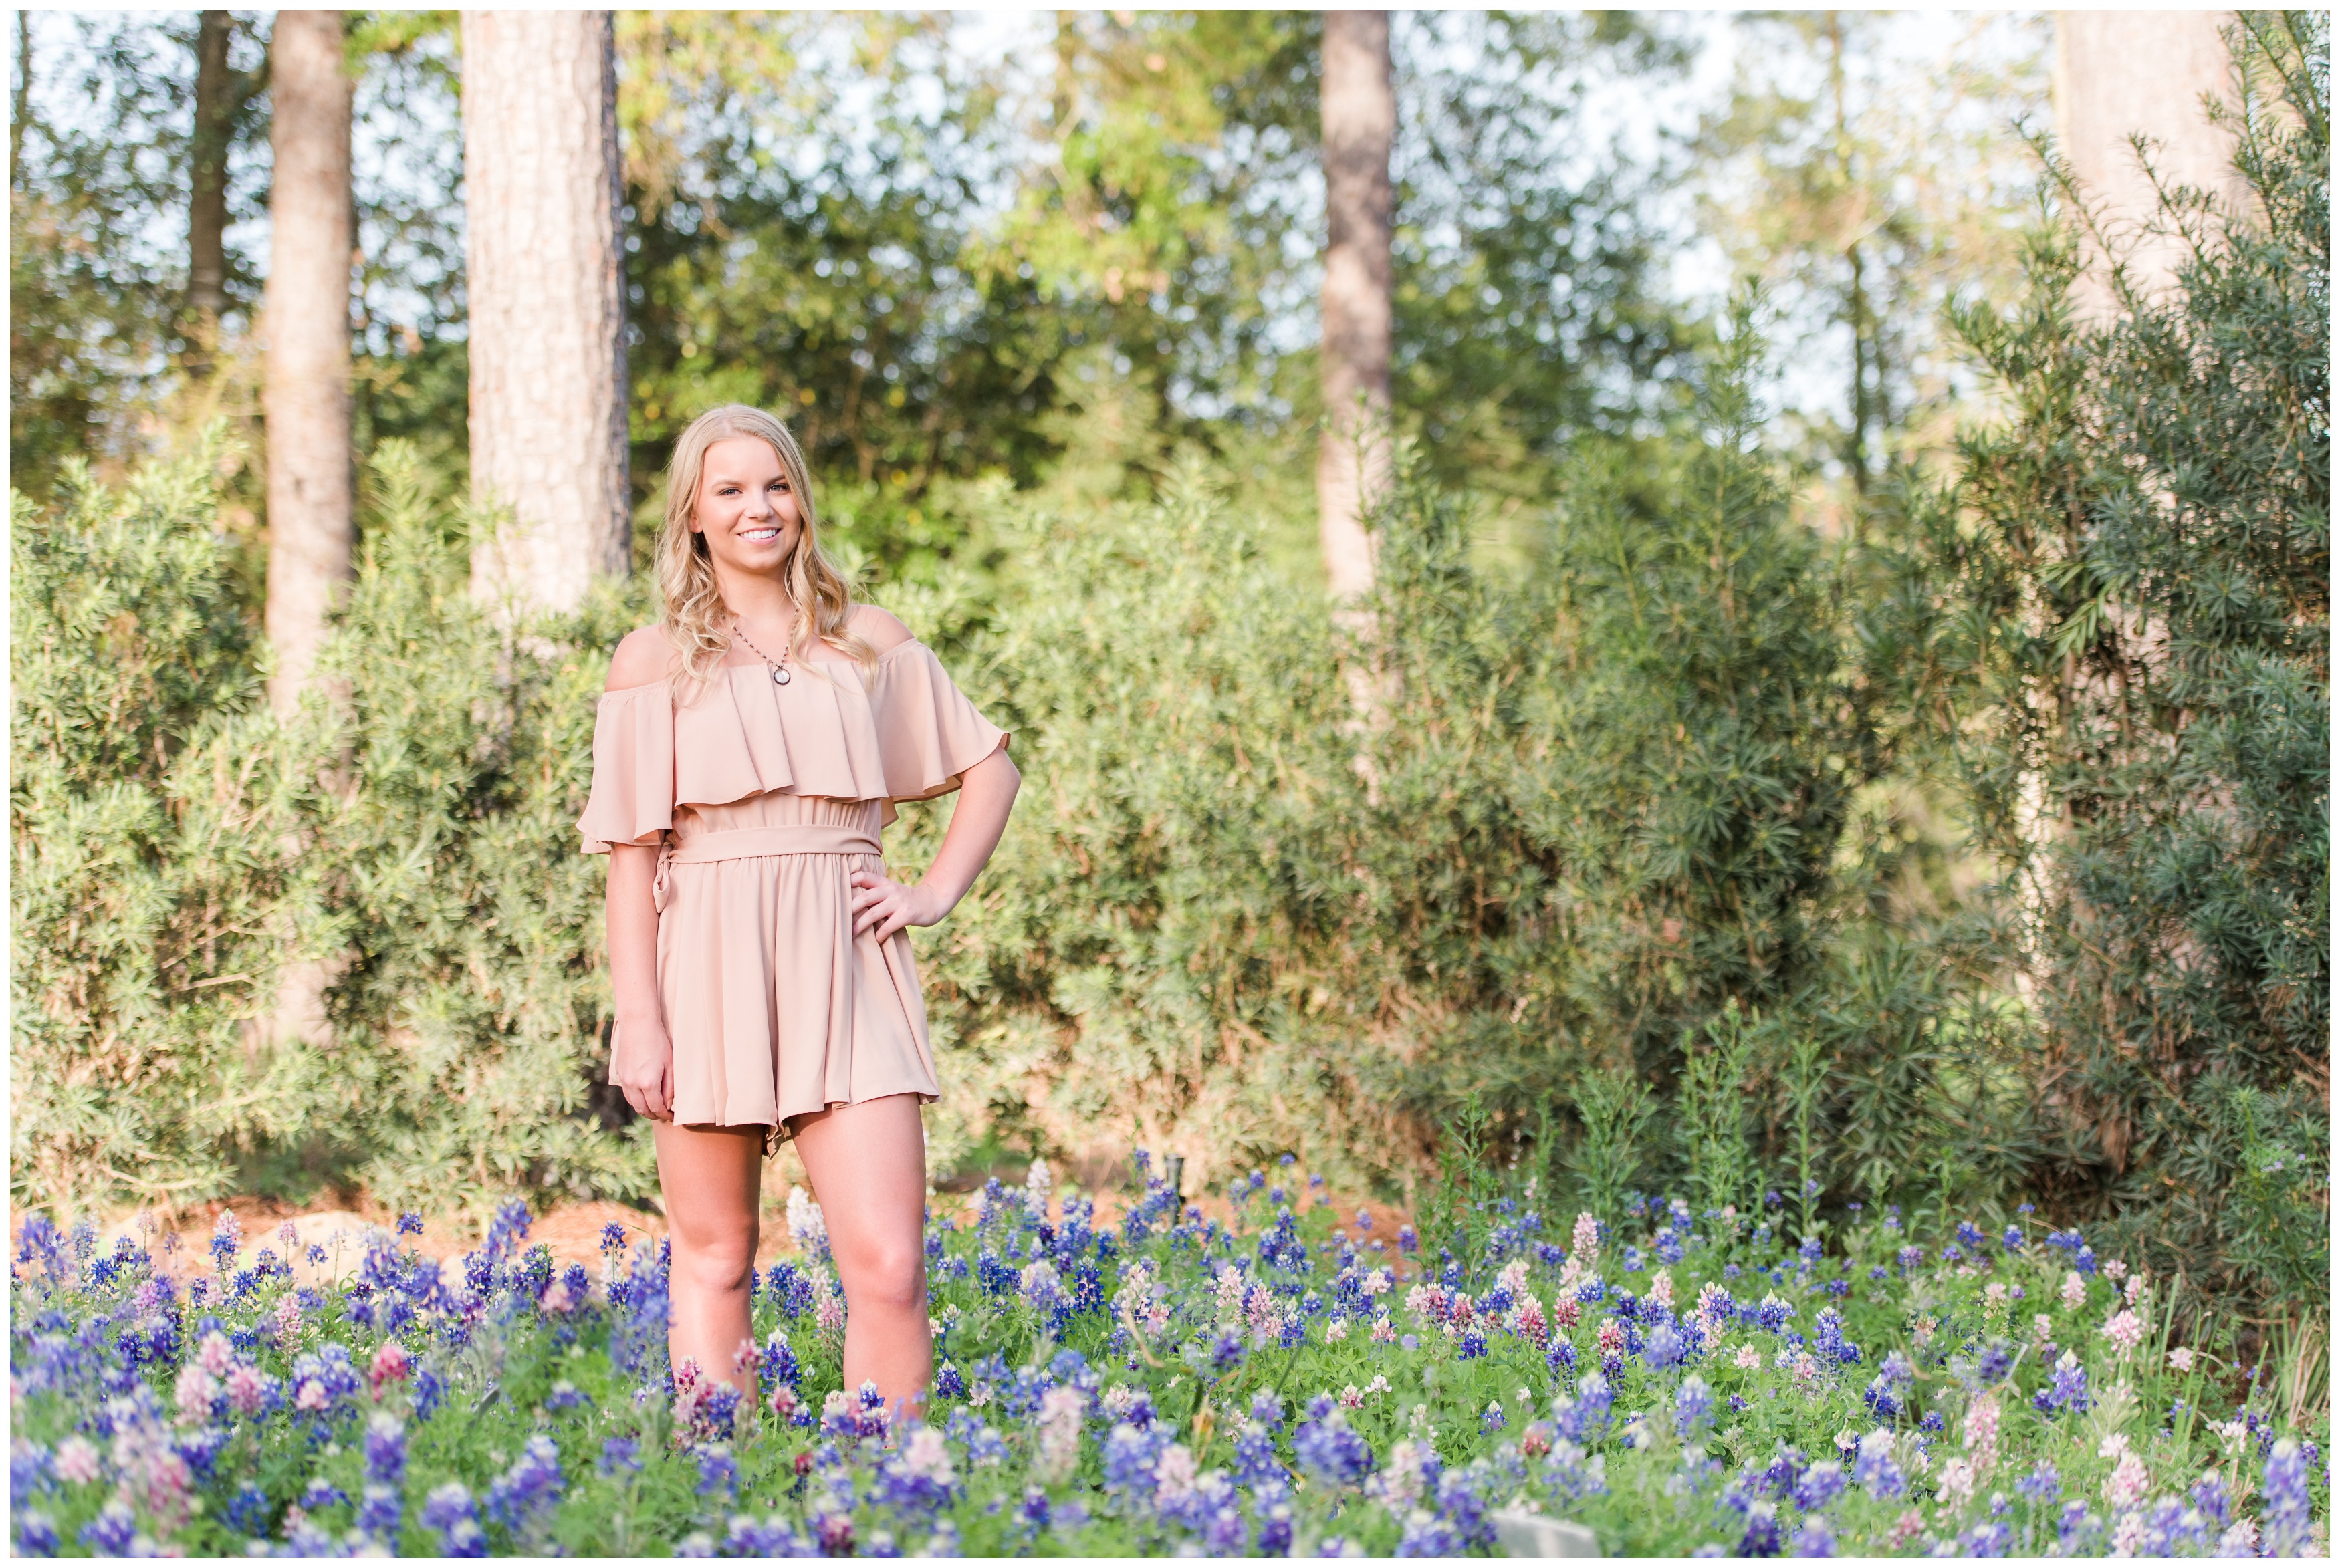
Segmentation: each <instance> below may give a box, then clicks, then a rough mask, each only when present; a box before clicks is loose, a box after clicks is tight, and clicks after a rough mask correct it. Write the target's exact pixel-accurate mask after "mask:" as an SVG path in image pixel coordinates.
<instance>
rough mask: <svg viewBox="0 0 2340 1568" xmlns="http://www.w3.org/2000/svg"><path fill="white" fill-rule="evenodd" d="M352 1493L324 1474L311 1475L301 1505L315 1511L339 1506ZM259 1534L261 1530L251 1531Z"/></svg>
mask: <svg viewBox="0 0 2340 1568" xmlns="http://www.w3.org/2000/svg"><path fill="white" fill-rule="evenodd" d="M349 1500H350V1494H348V1493H346V1492H344V1491H342V1489H341V1488H340V1487H338V1486H336V1485H334V1484H332V1482H331V1481H328V1480H327V1479H325V1477H323V1476H322V1475H315V1476H312V1477H310V1480H309V1490H307V1491H306V1492H303V1493H302V1494H301V1506H302V1507H303V1508H306V1509H308V1510H309V1511H310V1512H311V1513H312V1514H313V1513H315V1512H316V1511H317V1510H318V1509H320V1508H338V1507H341V1506H342V1504H346V1503H348V1502H349ZM249 1533H251V1534H254V1535H256V1534H259V1533H260V1532H259V1531H256V1530H255V1531H252V1532H249Z"/></svg>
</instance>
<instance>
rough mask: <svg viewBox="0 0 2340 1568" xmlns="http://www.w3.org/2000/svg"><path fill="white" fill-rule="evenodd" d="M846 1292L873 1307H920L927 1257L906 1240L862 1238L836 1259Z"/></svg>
mask: <svg viewBox="0 0 2340 1568" xmlns="http://www.w3.org/2000/svg"><path fill="white" fill-rule="evenodd" d="M838 1266H839V1267H838V1273H840V1274H841V1275H843V1276H844V1277H845V1287H846V1291H847V1294H848V1296H849V1297H852V1298H854V1299H856V1300H858V1301H860V1302H862V1303H864V1304H866V1305H868V1306H870V1307H922V1306H924V1305H925V1304H926V1299H927V1257H926V1253H925V1251H924V1250H923V1249H922V1248H920V1247H918V1246H917V1244H915V1243H913V1242H908V1241H891V1240H886V1241H864V1242H862V1243H860V1244H859V1245H858V1246H856V1247H853V1248H852V1250H851V1254H850V1256H849V1257H838Z"/></svg>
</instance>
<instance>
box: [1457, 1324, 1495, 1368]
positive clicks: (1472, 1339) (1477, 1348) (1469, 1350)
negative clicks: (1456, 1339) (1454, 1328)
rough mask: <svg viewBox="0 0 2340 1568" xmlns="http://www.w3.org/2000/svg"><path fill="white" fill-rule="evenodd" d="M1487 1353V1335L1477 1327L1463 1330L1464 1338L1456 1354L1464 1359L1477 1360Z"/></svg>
mask: <svg viewBox="0 0 2340 1568" xmlns="http://www.w3.org/2000/svg"><path fill="white" fill-rule="evenodd" d="M1486 1354H1487V1336H1485V1335H1483V1334H1482V1333H1480V1332H1479V1331H1478V1330H1477V1329H1476V1328H1466V1329H1464V1330H1463V1340H1462V1343H1461V1345H1460V1346H1457V1348H1456V1350H1455V1355H1456V1356H1459V1357H1460V1358H1461V1359H1463V1360H1464V1361H1475V1360H1477V1359H1478V1358H1479V1357H1480V1356H1484V1355H1486Z"/></svg>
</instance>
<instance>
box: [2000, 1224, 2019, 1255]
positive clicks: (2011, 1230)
mask: <svg viewBox="0 0 2340 1568" xmlns="http://www.w3.org/2000/svg"><path fill="white" fill-rule="evenodd" d="M1998 1244H1999V1245H2000V1246H2001V1247H2006V1248H2007V1249H2008V1251H2009V1252H2020V1251H2022V1250H2023V1232H2022V1231H2021V1230H2019V1229H2018V1228H2016V1227H2014V1226H2012V1225H2010V1226H2008V1228H2007V1234H2006V1235H2004V1236H2002V1237H2000V1238H1998Z"/></svg>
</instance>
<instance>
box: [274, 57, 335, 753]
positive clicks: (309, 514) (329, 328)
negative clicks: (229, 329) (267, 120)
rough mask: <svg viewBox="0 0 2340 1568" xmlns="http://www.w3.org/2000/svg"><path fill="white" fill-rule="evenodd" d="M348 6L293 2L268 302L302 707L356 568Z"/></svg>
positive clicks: (279, 91)
mask: <svg viewBox="0 0 2340 1568" xmlns="http://www.w3.org/2000/svg"><path fill="white" fill-rule="evenodd" d="M270 53H271V54H272V56H273V87H274V97H275V104H274V126H273V132H272V140H273V146H274V150H275V158H276V169H275V174H274V180H273V194H272V195H271V196H270V199H269V219H270V230H271V240H270V247H269V265H268V289H267V296H266V301H265V310H266V318H267V331H268V359H267V385H266V388H265V390H264V391H263V397H262V408H263V413H264V414H265V416H266V419H267V422H268V608H267V629H268V640H269V642H270V643H271V644H272V645H273V647H274V648H275V651H276V673H275V674H274V675H273V676H272V677H271V678H270V680H269V686H268V695H269V701H270V703H271V704H272V705H273V706H274V707H275V709H276V711H277V712H278V713H280V714H286V715H290V714H291V713H292V712H293V710H295V709H296V708H298V707H299V705H300V701H301V693H302V689H303V688H304V687H305V686H306V685H308V683H309V672H310V670H311V668H312V666H314V665H315V663H316V657H317V648H318V645H319V644H320V643H322V641H323V640H324V635H325V617H326V615H327V613H328V612H329V611H330V610H331V609H332V605H333V603H334V600H335V599H336V597H338V596H339V595H340V593H341V592H342V585H343V584H345V583H346V582H347V581H348V580H349V578H350V576H351V547H352V543H353V540H354V535H355V529H354V524H353V519H352V471H351V468H352V466H351V459H350V261H351V252H352V250H353V248H354V236H353V235H352V232H351V227H350V212H351V208H350V98H351V84H350V77H349V73H348V72H347V71H346V70H345V69H344V68H343V65H342V13H340V12H338V11H280V12H278V13H277V14H276V34H275V38H274V40H273V43H272V44H271V46H270Z"/></svg>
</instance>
